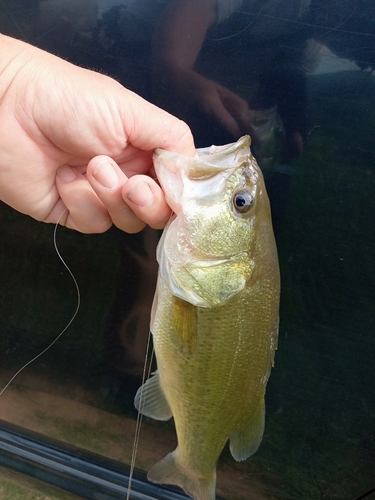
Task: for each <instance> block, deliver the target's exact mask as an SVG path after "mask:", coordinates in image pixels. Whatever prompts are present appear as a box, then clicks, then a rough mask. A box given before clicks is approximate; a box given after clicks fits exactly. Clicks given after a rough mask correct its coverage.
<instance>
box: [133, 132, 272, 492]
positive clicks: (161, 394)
mask: <svg viewBox="0 0 375 500" xmlns="http://www.w3.org/2000/svg"><path fill="white" fill-rule="evenodd" d="M249 146H250V138H249V137H248V136H245V137H242V138H241V139H240V140H239V141H238V142H237V143H234V144H229V145H228V146H221V147H216V146H212V147H211V148H204V149H200V150H198V151H197V156H196V157H195V158H185V157H183V156H181V155H178V154H175V153H171V152H167V151H162V150H158V151H156V153H155V157H154V163H155V169H156V173H157V176H158V178H159V181H160V183H161V185H162V187H163V189H164V192H165V193H166V198H167V201H168V203H169V205H170V206H171V208H172V210H173V211H174V215H173V217H172V219H171V221H170V222H169V224H168V226H167V227H166V229H165V230H164V232H163V236H162V238H161V240H160V243H159V246H158V250H157V258H158V262H159V277H158V284H157V290H156V294H155V299H154V305H153V310H152V318H151V331H152V334H153V338H154V347H155V352H156V359H157V365H158V370H157V372H155V374H153V376H152V377H151V378H150V379H149V380H148V381H147V382H146V383H145V384H144V385H143V386H142V387H141V388H140V389H139V391H138V393H137V395H136V398H135V405H136V407H137V408H138V410H139V411H140V412H141V413H143V414H144V415H147V416H149V417H152V418H155V419H159V420H168V419H169V418H171V417H172V416H173V418H174V421H175V426H176V432H177V439H178V446H177V448H176V450H175V451H173V452H172V453H169V454H168V455H167V456H166V457H165V458H164V459H163V460H161V461H160V462H158V463H157V464H156V465H154V466H153V467H152V469H151V470H150V471H149V473H148V478H149V479H150V480H151V481H153V482H157V483H166V484H174V485H178V486H180V487H181V488H182V489H183V490H184V491H185V492H186V493H187V494H188V495H190V496H191V497H192V498H193V499H195V500H213V499H215V483H216V463H217V460H218V458H219V455H220V453H221V451H222V449H223V447H224V445H225V444H226V442H227V441H228V439H229V440H230V451H231V453H232V455H233V457H234V459H235V460H238V461H241V460H245V459H247V458H248V457H249V456H250V455H252V454H253V453H254V452H255V451H256V450H257V448H258V447H259V445H260V442H261V440H262V435H263V430H264V414H265V408H264V394H265V390H266V384H267V380H268V377H269V374H270V370H271V367H272V364H273V359H274V353H275V349H276V343H277V332H278V307H279V288H280V284H279V269H278V260H277V251H276V245H275V240H274V236H273V231H272V223H271V215H270V207H269V201H268V197H267V193H266V189H265V186H264V181H263V177H262V174H261V171H260V169H259V167H258V165H257V164H256V161H255V159H254V157H253V156H252V155H251V153H250V149H249Z"/></svg>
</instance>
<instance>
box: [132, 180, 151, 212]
mask: <svg viewBox="0 0 375 500" xmlns="http://www.w3.org/2000/svg"><path fill="white" fill-rule="evenodd" d="M126 196H127V197H128V198H129V200H130V201H132V202H133V203H135V204H136V205H138V206H139V207H140V208H147V207H149V206H150V205H152V204H153V203H154V200H155V198H154V194H153V192H152V191H151V189H150V186H149V185H148V184H147V182H145V181H143V182H140V183H139V184H136V185H135V186H134V187H133V189H131V190H130V191H129V193H128V194H127V195H126Z"/></svg>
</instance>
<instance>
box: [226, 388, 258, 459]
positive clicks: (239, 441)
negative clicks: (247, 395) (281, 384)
mask: <svg viewBox="0 0 375 500" xmlns="http://www.w3.org/2000/svg"><path fill="white" fill-rule="evenodd" d="M264 415H265V406H264V397H262V398H261V400H260V401H259V404H258V407H257V409H256V411H255V412H254V413H253V416H252V418H251V419H250V421H249V422H248V424H247V425H246V426H244V427H242V429H240V430H239V431H238V432H236V433H235V434H233V435H232V436H231V437H230V443H229V449H230V452H231V453H232V456H233V458H234V459H235V460H237V462H242V461H243V460H246V459H247V458H249V457H250V456H251V455H253V454H254V453H255V452H256V451H257V449H258V448H259V445H260V443H261V441H262V437H263V432H264Z"/></svg>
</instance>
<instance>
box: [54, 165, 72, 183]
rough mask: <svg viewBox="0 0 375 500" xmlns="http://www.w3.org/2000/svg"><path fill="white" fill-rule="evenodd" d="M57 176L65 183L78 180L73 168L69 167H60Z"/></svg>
mask: <svg viewBox="0 0 375 500" xmlns="http://www.w3.org/2000/svg"><path fill="white" fill-rule="evenodd" d="M57 175H58V176H59V179H61V180H62V181H63V182H71V181H74V179H75V178H76V174H75V172H74V170H73V169H72V168H71V167H68V165H63V166H62V167H60V168H59V169H58V171H57Z"/></svg>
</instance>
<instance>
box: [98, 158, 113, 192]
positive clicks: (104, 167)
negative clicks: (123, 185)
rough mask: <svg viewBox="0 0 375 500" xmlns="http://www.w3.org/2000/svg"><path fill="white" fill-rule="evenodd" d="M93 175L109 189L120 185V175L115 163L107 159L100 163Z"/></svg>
mask: <svg viewBox="0 0 375 500" xmlns="http://www.w3.org/2000/svg"><path fill="white" fill-rule="evenodd" d="M92 175H93V177H94V178H95V179H96V180H97V181H98V182H99V184H101V185H102V186H103V187H105V188H107V189H110V190H113V189H116V188H117V186H118V175H117V173H116V171H115V169H114V168H113V165H112V164H111V163H110V162H109V161H107V160H103V161H101V162H100V163H98V164H97V166H96V167H95V168H94V171H93V173H92Z"/></svg>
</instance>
